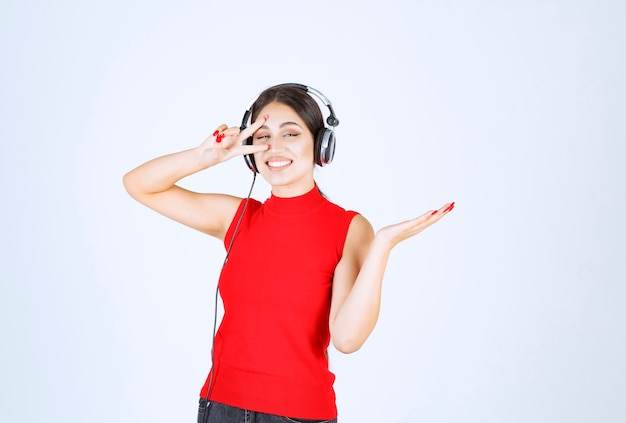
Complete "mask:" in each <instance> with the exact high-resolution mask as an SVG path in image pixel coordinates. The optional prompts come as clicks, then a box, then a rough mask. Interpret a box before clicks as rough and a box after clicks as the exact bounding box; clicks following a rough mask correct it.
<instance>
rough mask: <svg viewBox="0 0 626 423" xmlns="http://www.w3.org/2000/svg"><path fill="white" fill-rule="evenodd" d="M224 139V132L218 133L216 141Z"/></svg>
mask: <svg viewBox="0 0 626 423" xmlns="http://www.w3.org/2000/svg"><path fill="white" fill-rule="evenodd" d="M222 139H224V134H222V133H220V134H217V137H216V138H215V142H217V143H220V142H222Z"/></svg>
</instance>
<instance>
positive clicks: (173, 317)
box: [0, 0, 626, 423]
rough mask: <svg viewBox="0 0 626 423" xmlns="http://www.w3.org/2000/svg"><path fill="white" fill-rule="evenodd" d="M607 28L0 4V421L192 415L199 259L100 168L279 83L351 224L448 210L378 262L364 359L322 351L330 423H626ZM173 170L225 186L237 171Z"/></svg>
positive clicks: (625, 29) (494, 7) (367, 5)
mask: <svg viewBox="0 0 626 423" xmlns="http://www.w3.org/2000/svg"><path fill="white" fill-rule="evenodd" d="M624 22H626V3H624V2H623V1H524V2H519V1H472V0H469V1H460V0H459V1H438V2H437V1H408V0H406V1H398V0H389V1H385V2H374V1H367V0H360V1H332V0H328V1H327V0H322V1H319V0H317V1H311V2H295V1H279V0H265V1H256V2H251V1H248V0H244V1H224V0H220V1H201V0H195V1H190V0H188V1H165V0H162V1H158V0H157V1H155V0H152V1H119V0H110V1H91V2H88V1H78V0H76V1H70V0H64V1H57V2H44V1H17V0H8V1H7V0H5V1H3V2H2V5H1V6H0V39H1V42H0V46H1V47H0V54H1V57H2V66H1V67H0V73H1V76H2V77H1V80H0V81H1V82H0V90H1V92H0V98H1V105H2V110H1V113H0V136H1V142H2V150H1V152H0V172H1V174H0V177H1V179H0V184H1V185H0V188H1V194H2V200H1V201H2V207H1V213H2V219H1V220H0V225H1V227H0V236H1V248H2V250H1V254H0V278H1V287H2V289H1V292H0V329H1V342H2V344H1V348H0V421H3V422H7V423H8V422H39V421H46V422H63V423H65V422H123V423H124V422H184V421H187V422H189V421H195V412H196V403H197V395H198V391H199V389H200V386H201V385H202V383H203V381H204V378H205V376H206V372H207V371H208V367H209V348H210V335H209V333H210V330H211V324H212V318H213V307H212V296H213V292H214V289H215V283H216V279H217V275H218V273H219V268H220V265H221V261H222V259H223V254H224V252H223V247H222V245H220V243H219V242H217V241H215V240H213V239H210V238H208V237H206V236H203V235H202V234H200V233H196V232H194V231H192V230H190V229H187V228H185V227H183V226H180V225H178V224H176V223H174V222H170V221H168V220H167V219H165V218H163V217H161V216H159V215H157V214H156V213H154V212H152V211H150V210H148V209H146V208H144V207H142V206H141V205H139V204H137V203H135V202H134V201H133V200H131V199H130V197H129V196H128V195H127V194H126V193H125V191H124V189H123V187H122V183H121V178H122V175H123V174H124V173H125V172H126V171H128V170H130V169H131V168H133V167H135V166H136V165H138V164H140V163H142V162H144V161H146V160H148V159H150V158H153V157H155V156H158V155H161V154H165V153H169V152H174V151H179V150H182V149H186V148H190V147H193V146H195V145H197V144H198V143H200V142H201V141H202V140H203V139H204V138H205V137H206V136H207V135H208V134H210V133H211V132H212V131H213V130H214V128H215V127H216V126H218V125H219V124H221V123H228V124H231V125H238V124H239V121H240V119H241V116H242V114H243V111H244V108H245V106H246V105H247V104H248V102H249V100H250V99H251V98H252V97H254V96H255V95H256V94H257V93H258V92H259V91H260V90H262V89H264V88H266V87H267V86H270V85H273V84H276V83H281V82H301V83H305V84H308V85H311V86H313V87H315V88H317V89H319V90H320V91H322V92H323V93H324V94H325V95H326V96H328V97H329V98H330V99H331V101H332V102H333V105H334V106H335V109H336V111H337V116H338V117H339V119H340V120H341V125H340V126H339V127H338V128H337V137H338V149H337V155H336V159H335V161H334V162H333V164H332V165H331V166H329V167H326V168H324V169H321V170H319V172H318V173H317V180H318V183H319V184H320V186H321V188H322V189H323V190H324V191H325V192H326V193H327V194H328V195H329V197H330V198H331V199H332V200H333V201H334V202H336V203H338V204H340V205H342V206H343V207H345V208H349V209H354V210H358V211H359V212H361V213H362V214H363V215H365V216H366V217H367V218H368V219H369V220H370V221H371V222H372V224H373V225H374V227H375V228H380V227H382V226H384V225H386V224H389V223H393V222H396V221H399V220H404V219H408V218H410V217H413V216H416V215H419V214H421V213H422V212H424V211H426V210H430V209H434V208H437V207H439V206H440V205H441V204H443V203H445V202H447V201H453V200H454V201H456V203H457V206H456V208H455V210H454V211H453V212H452V213H451V214H450V215H449V216H448V217H446V219H444V220H443V221H441V222H440V223H439V224H438V225H436V226H435V227H433V228H430V229H429V230H428V231H426V232H425V233H423V234H421V235H419V236H418V237H416V238H414V239H411V240H409V241H407V242H406V243H404V244H402V245H400V246H399V247H398V248H397V249H396V250H394V252H393V254H392V258H391V261H390V263H389V267H388V271H387V274H386V278H385V286H384V298H383V307H382V314H381V317H380V320H379V324H378V326H377V328H376V330H375V332H374V334H373V335H372V336H371V337H370V339H369V340H368V342H367V344H366V345H365V346H364V347H363V348H362V349H361V350H360V351H358V352H357V353H355V354H352V355H348V356H344V355H341V354H339V353H337V352H336V351H331V361H332V369H333V371H334V372H335V373H336V374H337V378H338V380H337V382H336V391H337V395H338V406H339V412H340V421H341V422H344V423H349V422H400V421H403V422H406V421H409V422H459V421H463V422H520V423H521V422H530V421H532V422H565V421H567V422H623V421H626V407H625V406H624V398H625V397H626V364H625V363H626V360H624V357H626V341H625V335H626V311H625V305H626V288H625V287H624V282H625V280H626V278H625V276H626V265H625V264H624V263H625V260H624V252H625V247H624V235H626V233H625V232H626V230H625V225H624V223H623V219H622V216H623V215H624V213H625V212H626V207H625V195H624V181H625V180H626V178H625V176H626V171H625V169H624V165H623V162H624V159H625V158H626V157H625V156H626V154H625V147H624V144H625V142H626V129H625V124H624V117H625V116H626V101H625V96H626V84H625V82H624V75H626V59H625V51H626V46H625V44H626V25H625V24H624ZM183 182H184V184H185V186H187V187H190V188H192V189H197V190H205V191H223V192H228V193H231V194H235V195H241V196H244V195H245V194H246V192H247V190H248V187H249V185H250V182H251V173H250V172H249V171H248V170H247V168H246V167H245V164H244V163H243V159H241V160H238V159H237V160H233V161H232V162H229V163H227V164H224V165H222V166H220V167H218V168H215V169H211V170H209V171H207V172H204V173H202V174H199V175H195V176H193V177H191V178H189V179H187V180H185V181H183ZM267 192H268V188H267V184H265V182H264V181H262V180H260V181H259V182H258V183H257V187H256V188H255V192H254V196H255V197H257V198H259V199H264V198H265V197H266V195H267ZM259 253H263V243H262V241H261V240H260V242H259Z"/></svg>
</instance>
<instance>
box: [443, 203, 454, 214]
mask: <svg viewBox="0 0 626 423" xmlns="http://www.w3.org/2000/svg"><path fill="white" fill-rule="evenodd" d="M453 208H454V201H453V202H452V204H450V205H449V206H448V208H447V209H445V210H444V211H446V212H449V211H451V210H452V209H453Z"/></svg>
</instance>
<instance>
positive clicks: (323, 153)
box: [315, 128, 335, 166]
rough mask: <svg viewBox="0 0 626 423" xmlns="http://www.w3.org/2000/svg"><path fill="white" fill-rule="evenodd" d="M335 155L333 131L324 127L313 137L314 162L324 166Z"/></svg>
mask: <svg viewBox="0 0 626 423" xmlns="http://www.w3.org/2000/svg"><path fill="white" fill-rule="evenodd" d="M334 156H335V132H334V131H333V130H332V129H328V128H324V129H322V130H320V131H319V132H318V134H317V136H316V137H315V163H316V164H318V165H319V166H325V165H327V164H329V163H330V162H332V161H333V157H334Z"/></svg>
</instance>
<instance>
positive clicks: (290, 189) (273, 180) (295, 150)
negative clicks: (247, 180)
mask: <svg viewBox="0 0 626 423" xmlns="http://www.w3.org/2000/svg"><path fill="white" fill-rule="evenodd" d="M265 115H267V116H269V118H268V119H267V122H265V124H264V125H263V126H262V127H261V128H259V129H258V130H257V131H256V132H255V133H254V136H253V143H254V144H255V145H258V144H269V145H270V148H269V149H268V150H266V151H263V152H260V153H256V154H255V155H254V160H255V162H256V165H257V169H259V173H260V174H261V175H262V176H263V177H264V178H265V180H267V182H268V183H270V184H271V185H272V193H273V194H274V195H276V196H278V197H295V196H297V195H302V194H306V193H307V192H309V191H310V190H311V189H313V187H314V186H315V182H314V180H313V170H314V168H315V163H314V157H313V143H314V142H313V134H311V132H310V131H309V129H308V128H307V126H306V124H305V123H304V121H303V120H302V119H301V118H300V117H299V116H298V114H297V113H296V112H295V111H294V110H293V109H292V108H291V107H289V106H287V105H285V104H282V103H270V104H268V105H267V106H265V107H264V108H263V109H261V110H260V112H259V114H258V116H265Z"/></svg>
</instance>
